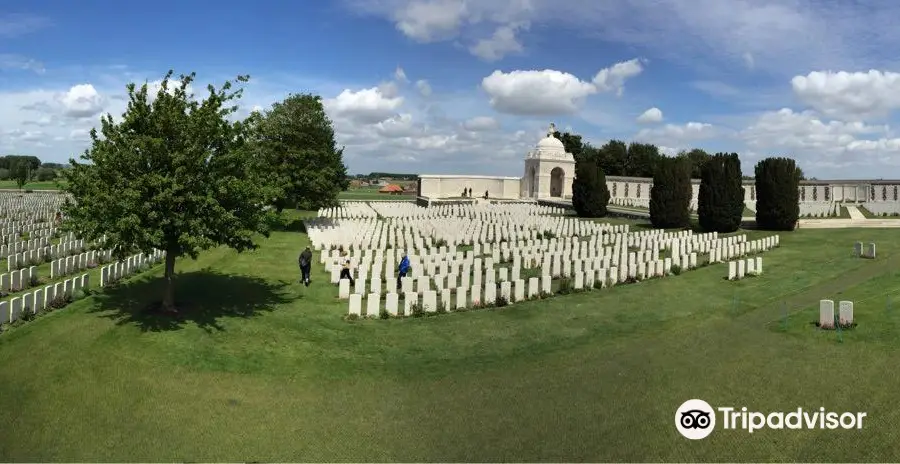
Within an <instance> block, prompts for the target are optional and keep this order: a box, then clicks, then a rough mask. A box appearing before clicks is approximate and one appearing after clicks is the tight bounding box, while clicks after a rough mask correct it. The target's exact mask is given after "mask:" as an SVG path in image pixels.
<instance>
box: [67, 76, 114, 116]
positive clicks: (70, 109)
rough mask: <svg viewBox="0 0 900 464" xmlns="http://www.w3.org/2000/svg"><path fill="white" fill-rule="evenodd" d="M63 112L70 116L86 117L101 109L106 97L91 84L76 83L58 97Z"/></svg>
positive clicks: (96, 113) (94, 114)
mask: <svg viewBox="0 0 900 464" xmlns="http://www.w3.org/2000/svg"><path fill="white" fill-rule="evenodd" d="M59 102H60V103H61V104H62V105H63V114H64V115H66V116H68V117H71V118H88V117H91V116H96V115H98V114H100V112H101V111H103V107H104V105H105V104H106V99H105V98H103V96H102V95H100V93H99V92H97V89H95V88H94V86H93V85H91V84H78V85H76V86H73V87H72V88H70V89H69V91H68V92H66V93H64V94H63V95H61V96H60V97H59Z"/></svg>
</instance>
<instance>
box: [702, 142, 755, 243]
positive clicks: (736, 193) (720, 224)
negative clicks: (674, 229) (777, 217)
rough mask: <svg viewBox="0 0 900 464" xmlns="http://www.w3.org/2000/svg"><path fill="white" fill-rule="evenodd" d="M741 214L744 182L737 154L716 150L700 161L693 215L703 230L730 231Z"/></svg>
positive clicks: (736, 225)
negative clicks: (699, 176) (698, 186)
mask: <svg viewBox="0 0 900 464" xmlns="http://www.w3.org/2000/svg"><path fill="white" fill-rule="evenodd" d="M743 214H744V185H743V182H742V181H741V160H740V159H739V158H738V155H737V153H730V154H726V153H717V154H716V155H715V156H712V157H710V158H709V159H707V160H706V161H704V162H703V165H702V167H701V183H700V191H699V192H698V195H697V215H698V216H699V220H700V227H702V228H703V230H705V231H707V232H723V233H727V232H734V231H736V230H738V228H740V227H741V218H742V216H743Z"/></svg>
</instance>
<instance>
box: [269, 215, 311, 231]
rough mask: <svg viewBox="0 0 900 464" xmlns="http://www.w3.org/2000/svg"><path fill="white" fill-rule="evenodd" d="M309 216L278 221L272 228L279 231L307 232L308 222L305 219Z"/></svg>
mask: <svg viewBox="0 0 900 464" xmlns="http://www.w3.org/2000/svg"><path fill="white" fill-rule="evenodd" d="M305 219H308V218H294V219H285V220H282V221H279V222H277V223H276V224H275V225H274V226H273V227H272V229H273V230H276V231H278V232H302V233H304V234H305V233H306V224H304V223H303V221H304V220H305Z"/></svg>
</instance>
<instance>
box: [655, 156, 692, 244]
mask: <svg viewBox="0 0 900 464" xmlns="http://www.w3.org/2000/svg"><path fill="white" fill-rule="evenodd" d="M691 196H692V192H691V163H690V160H688V159H686V158H669V157H660V158H659V159H658V160H657V162H656V166H655V170H654V172H653V187H652V188H651V189H650V222H651V223H652V224H653V227H655V228H657V229H676V228H682V227H688V226H690V224H691V216H690V210H689V208H690V205H691Z"/></svg>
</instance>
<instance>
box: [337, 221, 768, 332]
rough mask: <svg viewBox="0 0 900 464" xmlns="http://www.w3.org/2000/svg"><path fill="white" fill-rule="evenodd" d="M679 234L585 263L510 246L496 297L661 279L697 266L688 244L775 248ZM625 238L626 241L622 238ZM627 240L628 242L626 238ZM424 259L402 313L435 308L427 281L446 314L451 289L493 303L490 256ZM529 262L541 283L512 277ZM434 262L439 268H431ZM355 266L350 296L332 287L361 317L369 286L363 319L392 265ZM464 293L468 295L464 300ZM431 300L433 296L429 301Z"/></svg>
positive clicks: (390, 299)
mask: <svg viewBox="0 0 900 464" xmlns="http://www.w3.org/2000/svg"><path fill="white" fill-rule="evenodd" d="M685 234H690V232H687V233H684V232H681V233H677V234H660V233H656V234H654V235H657V236H658V238H659V239H660V241H659V242H654V244H653V247H652V249H642V250H640V251H638V252H629V251H627V250H628V248H627V247H621V248H616V247H598V248H592V247H590V246H589V247H587V248H584V249H585V250H586V251H587V254H588V256H587V258H588V259H587V260H581V259H578V258H577V257H576V258H575V259H571V258H572V256H571V251H570V252H569V254H565V252H563V253H560V252H558V251H549V252H548V251H547V250H539V249H537V250H536V249H535V248H534V247H531V248H529V247H527V246H526V247H524V248H519V247H516V248H514V249H512V250H511V252H512V256H513V269H512V274H513V275H512V277H513V278H512V279H510V280H511V281H510V280H506V278H507V277H509V276H508V272H507V269H506V268H501V269H500V270H499V272H500V278H499V292H500V294H499V296H501V297H502V298H504V299H505V300H506V301H507V302H517V301H522V300H524V299H528V298H533V297H534V296H536V295H537V294H539V293H540V292H546V293H550V292H551V289H552V284H551V283H552V280H553V277H554V276H559V275H562V276H563V277H569V276H571V277H574V284H573V287H574V288H575V289H580V288H584V287H587V288H592V287H593V286H594V282H596V281H599V282H600V286H601V287H605V286H607V285H615V284H617V283H619V282H623V281H626V280H627V279H629V278H633V279H635V280H640V279H643V278H650V277H661V276H665V275H668V274H670V273H671V270H672V267H673V265H679V266H682V267H683V269H692V268H695V267H696V266H697V252H695V251H690V252H689V253H683V254H682V253H680V251H679V248H681V247H682V244H689V245H688V247H689V248H690V249H694V248H697V249H699V248H701V247H703V248H706V249H708V250H716V251H714V252H713V253H716V254H719V255H720V256H727V257H731V256H732V255H735V256H740V255H744V254H748V253H758V252H762V251H765V250H768V249H771V248H772V247H774V246H777V244H778V240H777V236H772V237H766V238H763V239H760V240H756V241H752V242H746V236H733V237H723V238H722V239H721V240H719V239H711V237H710V236H711V235H712V234H704V235H706V237H704V236H702V235H693V236H685ZM629 235H630V236H632V237H628V236H629ZM640 235H642V233H638V234H621V235H620V236H619V237H618V243H622V241H623V240H624V241H627V242H632V243H640V238H641V237H640ZM667 235H668V236H667ZM629 238H632V239H631V240H629ZM739 242H740V243H739ZM704 245H705V246H704ZM501 246H502V244H501ZM595 247H596V245H595ZM688 247H685V248H688ZM660 249H669V250H671V251H674V252H676V253H677V254H675V255H674V256H675V258H672V257H666V258H664V259H659V255H658V252H659V250H660ZM595 250H596V251H599V253H594V251H595ZM376 253H377V251H376ZM576 253H577V252H576ZM376 256H377V254H376ZM430 256H431V259H432V260H433V261H432V262H429V263H428V264H426V265H425V266H422V265H421V264H420V263H419V261H418V259H415V260H413V259H411V262H413V263H416V264H414V265H413V269H421V270H422V271H424V272H422V274H423V275H420V276H419V278H418V279H417V280H416V281H415V282H416V283H417V284H418V288H417V289H416V290H418V291H417V292H413V291H412V290H413V288H412V285H413V282H414V281H413V279H412V278H410V277H407V278H404V279H401V289H400V290H401V291H402V292H403V295H404V314H405V315H409V311H408V310H409V308H410V307H411V305H413V304H421V305H422V306H424V307H425V308H426V310H429V311H435V310H436V309H437V302H436V297H437V292H436V291H433V290H431V288H430V285H431V283H432V281H433V282H434V284H435V285H436V287H437V289H438V290H439V291H440V294H441V305H442V306H443V308H444V309H447V310H450V309H451V306H452V304H451V301H450V299H451V295H453V293H454V291H455V294H456V298H455V299H456V307H457V308H462V307H466V306H468V305H469V304H471V305H478V304H480V303H484V302H488V303H489V302H493V301H494V299H495V298H496V296H497V294H496V292H497V290H498V285H497V282H495V274H494V269H493V261H494V259H493V257H491V258H486V259H485V260H484V262H483V263H482V262H481V259H480V258H475V257H474V256H473V255H468V256H466V257H465V258H462V259H459V258H460V257H458V256H456V255H455V254H444V255H438V254H435V255H430ZM428 257H429V255H426V259H428ZM416 258H417V257H416ZM534 258H537V259H538V260H539V262H540V263H541V264H540V265H541V267H542V269H541V273H542V277H541V279H538V278H537V277H531V278H529V279H528V281H527V287H526V281H525V280H524V279H520V278H518V277H519V275H518V274H519V272H520V271H521V269H520V268H519V264H520V263H521V262H522V261H523V260H529V261H530V260H533V259H534ZM611 258H614V259H616V261H617V262H615V263H614V262H612V259H611ZM618 258H621V259H618ZM376 259H377V258H376ZM434 260H436V261H437V262H438V263H441V264H435V263H434ZM476 260H477V261H476ZM326 261H327V263H326V270H330V271H331V273H332V281H333V282H334V281H337V280H338V279H337V278H338V276H339V272H340V269H341V268H340V266H341V265H342V263H341V262H335V261H334V260H332V259H326ZM530 262H533V261H530ZM551 263H552V269H551ZM558 263H564V264H562V266H561V271H562V272H559V270H560V264H558ZM619 263H621V264H622V265H621V266H614V264H615V265H617V264H619ZM361 264H362V266H361V269H360V272H359V279H357V281H356V285H355V287H356V288H355V289H354V292H353V293H351V292H350V283H349V281H348V280H346V279H341V280H340V281H339V286H338V296H339V298H346V299H349V300H350V314H353V315H361V311H362V301H361V300H362V296H363V295H364V294H365V293H366V287H369V288H371V290H372V291H371V293H369V294H368V296H367V298H368V302H367V304H366V309H367V312H366V315H368V316H376V315H378V314H379V311H380V301H381V273H382V271H384V274H385V277H386V278H387V280H388V282H390V281H391V279H392V277H393V276H392V274H393V272H392V269H393V268H392V266H385V267H383V268H382V265H383V261H381V260H376V261H363V262H362V263H361ZM482 264H483V265H484V266H485V267H487V268H488V269H487V271H486V273H484V274H483V275H482V271H481V266H482ZM370 267H371V271H372V273H373V276H372V278H371V282H369V283H368V285H367V283H366V281H367V279H368V275H369V268H370ZM460 267H462V274H459V269H460ZM472 267H475V269H476V272H475V273H474V275H473V279H472V282H471V283H472V284H473V285H471V287H470V286H469V285H468V283H469V282H467V281H468V280H469V279H468V277H469V274H468V272H469V271H470V269H471V268H472ZM351 268H352V266H351ZM429 268H430V269H429ZM435 268H439V269H440V271H439V272H438V273H436V274H434V271H435ZM760 268H761V266H760ZM457 277H461V280H462V285H461V286H459V287H456V286H455V284H456V280H457ZM482 277H483V279H482ZM482 280H483V281H484V282H485V283H486V284H489V285H486V286H485V287H484V288H483V287H482V285H481V282H482ZM389 284H390V283H389ZM391 293H393V292H389V293H388V295H387V297H386V311H387V312H388V313H389V314H391V315H397V314H398V313H399V311H398V303H399V296H398V295H397V294H394V296H392V295H391ZM418 293H422V294H423V299H422V302H421V303H418ZM467 294H468V297H467V296H466V295H467ZM432 296H434V299H433V298H432Z"/></svg>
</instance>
